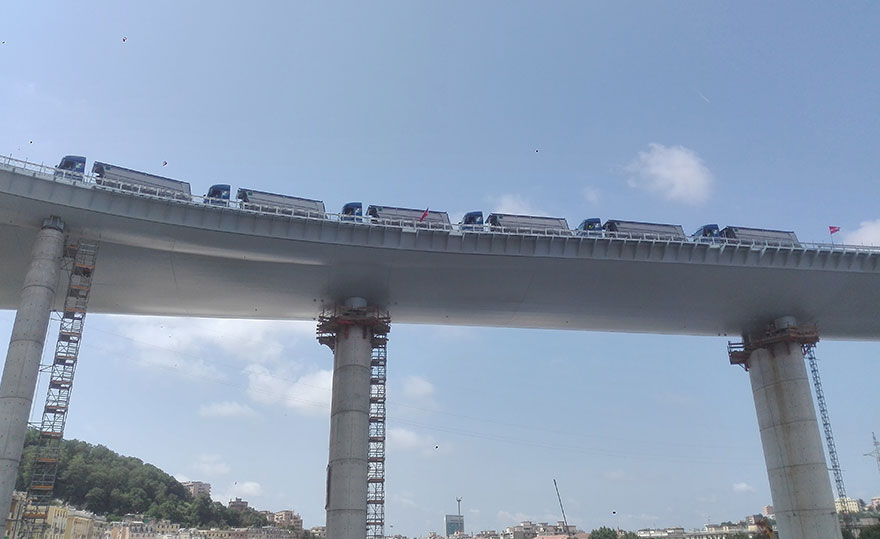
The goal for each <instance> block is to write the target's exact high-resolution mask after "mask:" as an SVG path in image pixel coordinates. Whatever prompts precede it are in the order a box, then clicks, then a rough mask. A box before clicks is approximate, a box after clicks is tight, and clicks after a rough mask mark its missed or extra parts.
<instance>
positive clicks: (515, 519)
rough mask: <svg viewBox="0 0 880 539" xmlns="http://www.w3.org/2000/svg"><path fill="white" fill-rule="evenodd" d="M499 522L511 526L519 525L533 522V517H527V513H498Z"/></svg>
mask: <svg viewBox="0 0 880 539" xmlns="http://www.w3.org/2000/svg"><path fill="white" fill-rule="evenodd" d="M497 517H498V520H499V521H501V522H508V523H510V524H519V523H520V522H525V521H527V520H533V517H532V516H530V515H527V514H525V513H520V512H516V513H511V512H509V511H498V514H497Z"/></svg>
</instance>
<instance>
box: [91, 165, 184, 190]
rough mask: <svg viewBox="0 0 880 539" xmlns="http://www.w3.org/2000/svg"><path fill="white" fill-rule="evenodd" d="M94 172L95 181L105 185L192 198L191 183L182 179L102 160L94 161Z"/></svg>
mask: <svg viewBox="0 0 880 539" xmlns="http://www.w3.org/2000/svg"><path fill="white" fill-rule="evenodd" d="M92 173H93V174H94V175H95V183H97V184H98V185H102V186H104V187H113V188H115V189H121V190H123V191H135V192H138V193H144V194H148V195H156V196H163V197H168V198H176V199H181V200H192V193H191V192H190V187H189V184H188V183H187V182H182V181H180V180H172V179H171V178H164V177H162V176H156V175H155V174H147V173H146V172H138V171H137V170H131V169H130V168H125V167H120V166H116V165H109V164H107V163H102V162H100V161H95V162H94V164H93V165H92Z"/></svg>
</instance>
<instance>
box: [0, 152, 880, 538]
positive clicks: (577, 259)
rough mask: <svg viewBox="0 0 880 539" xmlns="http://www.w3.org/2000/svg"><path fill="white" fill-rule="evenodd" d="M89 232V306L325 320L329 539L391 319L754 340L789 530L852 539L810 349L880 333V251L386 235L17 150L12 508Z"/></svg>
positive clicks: (6, 377) (1, 227)
mask: <svg viewBox="0 0 880 539" xmlns="http://www.w3.org/2000/svg"><path fill="white" fill-rule="evenodd" d="M80 239H83V240H88V241H90V242H94V243H97V244H98V245H99V246H100V254H99V256H98V268H99V269H98V271H96V274H95V280H94V283H93V292H92V295H91V299H90V301H89V312H100V313H118V314H150V315H171V316H209V317H230V318H260V319H300V320H303V319H311V320H319V318H320V324H321V327H322V328H323V329H324V331H325V333H324V336H323V337H322V338H323V339H324V341H322V342H325V341H326V342H327V343H328V344H331V347H333V349H334V352H335V354H336V362H335V365H334V383H333V406H332V411H331V449H330V452H331V455H330V467H329V471H328V488H329V492H328V508H327V510H328V517H327V518H328V522H327V525H328V537H330V539H349V538H351V539H354V538H362V537H364V529H365V522H366V520H367V518H366V502H365V496H361V494H362V493H365V492H366V469H367V466H368V462H367V461H368V457H367V437H368V435H367V426H368V415H369V391H368V389H369V388H368V387H367V388H366V389H365V388H364V384H367V386H368V385H369V368H370V350H371V348H372V344H371V343H373V342H374V341H375V339H377V338H381V334H382V333H381V332H382V331H384V330H382V329H377V327H381V326H382V325H383V324H385V322H384V321H385V320H387V317H390V319H391V320H392V321H395V322H398V321H399V322H408V323H424V324H449V325H470V326H500V327H517V328H554V329H572V330H588V331H620V332H639V333H641V332H650V333H664V334H677V335H730V336H735V337H736V338H739V337H740V336H742V337H743V338H744V345H743V347H742V348H739V349H736V350H735V351H734V352H735V353H734V354H732V356H731V357H732V358H734V357H735V358H738V359H737V362H739V363H741V364H743V365H744V366H746V367H747V368H748V370H749V374H750V378H751V382H752V387H753V392H754V400H755V405H756V410H757V414H758V421H759V426H760V428H761V438H762V443H763V446H764V453H765V460H766V462H767V467H768V475H769V478H770V486H771V492H772V496H773V504H774V506H775V508H776V511H777V521H778V526H779V529H780V532H781V533H782V534H783V535H784V536H785V537H792V538H793V537H803V538H816V539H820V538H821V539H827V538H834V537H840V531H839V528H838V525H837V517H836V515H835V511H834V503H833V497H832V494H831V486H830V482H829V479H828V473H827V466H826V463H825V457H824V452H823V450H822V443H821V438H820V436H819V430H818V426H817V422H816V414H815V410H814V407H813V404H812V398H811V394H810V388H809V383H808V379H807V374H806V369H805V366H804V363H803V353H802V349H801V346H802V345H803V344H806V343H808V342H809V341H811V340H812V342H815V339H817V338H818V336H819V335H821V336H822V337H823V338H834V339H851V340H877V339H878V338H880V317H878V316H876V314H877V313H876V311H877V308H876V306H877V305H878V304H880V248H870V247H854V246H841V245H824V244H797V245H780V244H773V243H753V244H738V243H735V242H727V241H725V240H718V241H713V242H696V241H691V240H690V239H687V238H661V237H653V238H652V237H644V236H633V237H630V236H626V235H613V234H602V235H590V236H587V235H578V234H577V233H574V232H572V233H570V234H562V233H554V234H547V233H545V232H544V231H534V232H533V233H529V232H528V231H525V232H523V231H518V232H517V233H507V232H504V231H490V230H487V229H480V230H472V229H471V230H469V229H462V228H461V227H457V226H454V225H453V226H439V227H437V226H435V227H431V226H428V225H426V224H423V223H417V222H412V223H404V224H402V225H395V226H386V225H382V224H375V223H365V222H360V221H350V220H344V219H342V218H340V217H339V216H336V215H324V214H320V215H306V216H290V215H281V214H273V213H260V212H254V211H248V210H245V209H241V208H238V207H226V206H218V205H216V204H206V203H204V201H203V200H201V198H200V197H193V199H192V200H179V199H172V198H163V197H159V196H155V195H149V194H143V193H138V192H131V191H126V192H123V191H120V190H118V189H111V188H107V187H103V186H99V185H96V184H95V183H94V181H93V179H91V178H89V177H88V176H86V177H85V178H84V179H83V180H68V179H64V178H60V177H57V176H55V175H54V169H52V168H49V167H42V166H39V165H32V164H29V163H24V162H19V161H15V160H11V159H6V160H5V161H4V160H0V256H2V263H3V269H4V271H3V272H0V308H4V309H18V315H17V317H16V322H15V326H14V328H13V336H12V341H11V343H10V348H9V354H8V355H7V360H6V365H5V368H4V374H3V380H2V383H0V507H4V504H8V503H9V500H10V499H11V492H12V485H13V484H14V481H15V470H16V468H17V465H18V461H19V459H20V455H21V443H22V440H23V437H24V431H25V428H26V422H27V414H28V410H29V409H30V403H31V401H32V399H33V392H34V384H35V382H36V372H37V369H38V367H39V360H40V355H41V351H42V343H43V341H44V339H45V333H46V324H47V321H48V316H49V311H50V310H51V309H58V308H60V306H61V303H62V301H63V298H62V297H60V295H59V294H56V293H55V292H56V290H57V289H58V283H59V282H60V281H61V280H62V279H65V276H64V275H63V272H62V271H61V269H60V268H61V266H60V260H61V257H62V254H63V248H64V245H65V244H69V243H71V242H74V241H77V240H80ZM373 312H375V313H381V315H377V316H378V318H376V317H373V316H372V315H370V314H369V313H373ZM322 313H323V314H322ZM328 313H329V314H328ZM350 327H357V328H359V329H360V330H362V331H349V328H350ZM815 328H818V333H816V330H815ZM328 332H329V333H328ZM31 373H32V375H31ZM365 373H366V374H367V375H366V377H365ZM31 378H33V380H31ZM345 395H358V396H359V397H358V398H356V399H354V400H352V399H347V398H346V397H345Z"/></svg>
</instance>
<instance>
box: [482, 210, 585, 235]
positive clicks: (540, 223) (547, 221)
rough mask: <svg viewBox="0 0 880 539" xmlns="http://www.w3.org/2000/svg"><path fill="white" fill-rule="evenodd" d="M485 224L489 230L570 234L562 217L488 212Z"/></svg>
mask: <svg viewBox="0 0 880 539" xmlns="http://www.w3.org/2000/svg"><path fill="white" fill-rule="evenodd" d="M486 224H487V225H488V226H489V230H490V231H497V232H511V233H514V234H534V233H539V234H571V230H569V228H568V221H567V220H565V218H564V217H538V216H535V215H515V214H511V213H490V214H489V215H488V216H487V217H486Z"/></svg>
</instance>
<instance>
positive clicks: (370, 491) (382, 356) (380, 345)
mask: <svg viewBox="0 0 880 539" xmlns="http://www.w3.org/2000/svg"><path fill="white" fill-rule="evenodd" d="M387 343H388V336H387V335H376V336H374V337H373V355H372V358H371V360H370V436H369V451H368V454H367V465H368V468H367V539H384V537H385V362H386V357H387V356H386V351H387V350H386V345H387Z"/></svg>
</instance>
